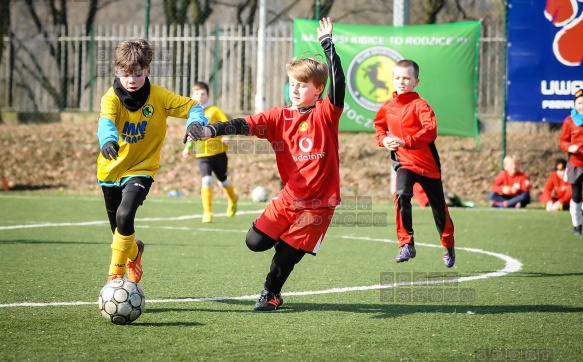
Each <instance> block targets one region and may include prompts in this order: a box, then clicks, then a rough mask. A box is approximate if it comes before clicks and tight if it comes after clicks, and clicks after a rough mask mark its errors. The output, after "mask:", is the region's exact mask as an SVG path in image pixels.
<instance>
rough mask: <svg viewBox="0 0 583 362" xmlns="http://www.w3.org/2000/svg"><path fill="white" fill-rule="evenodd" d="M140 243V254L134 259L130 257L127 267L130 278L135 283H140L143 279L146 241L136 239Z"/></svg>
mask: <svg viewBox="0 0 583 362" xmlns="http://www.w3.org/2000/svg"><path fill="white" fill-rule="evenodd" d="M136 244H137V245H138V256H136V259H135V260H134V261H131V260H129V259H128V262H127V264H126V269H127V272H128V279H129V280H131V281H133V282H134V283H139V282H140V280H142V274H143V271H142V254H143V253H144V243H143V242H142V241H141V240H136Z"/></svg>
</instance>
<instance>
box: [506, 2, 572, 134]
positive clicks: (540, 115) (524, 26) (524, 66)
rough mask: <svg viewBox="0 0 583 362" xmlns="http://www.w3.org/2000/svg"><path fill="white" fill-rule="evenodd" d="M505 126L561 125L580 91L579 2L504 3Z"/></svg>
mask: <svg viewBox="0 0 583 362" xmlns="http://www.w3.org/2000/svg"><path fill="white" fill-rule="evenodd" d="M507 16H508V52H507V56H508V58H507V69H506V71H507V79H508V83H507V88H506V89H507V94H506V119H507V121H528V122H552V123H562V122H563V120H564V119H565V117H566V116H567V115H568V114H569V112H570V111H571V109H572V108H573V106H574V102H573V94H574V93H575V92H576V91H577V90H578V89H581V88H583V66H582V65H581V64H582V61H583V2H578V1H577V0H547V1H546V2H545V1H542V0H509V1H508V14H507Z"/></svg>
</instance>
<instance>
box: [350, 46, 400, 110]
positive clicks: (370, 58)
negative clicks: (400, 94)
mask: <svg viewBox="0 0 583 362" xmlns="http://www.w3.org/2000/svg"><path fill="white" fill-rule="evenodd" d="M403 59H404V58H403V56H402V55H401V54H399V53H398V52H397V51H395V50H393V49H391V48H387V47H383V46H376V47H371V48H367V49H364V50H363V51H361V52H360V53H358V54H357V55H356V56H355V57H354V59H352V62H350V65H349V66H348V72H347V79H348V91H349V92H350V94H351V95H352V98H353V99H354V100H355V101H356V103H358V104H359V105H360V106H362V107H363V108H366V109H368V110H370V111H377V110H378V109H379V107H380V106H381V104H382V103H383V102H385V101H387V100H388V99H390V98H391V97H392V95H393V92H394V91H395V89H394V87H393V85H392V75H393V68H394V67H395V64H396V63H397V62H398V61H400V60H403Z"/></svg>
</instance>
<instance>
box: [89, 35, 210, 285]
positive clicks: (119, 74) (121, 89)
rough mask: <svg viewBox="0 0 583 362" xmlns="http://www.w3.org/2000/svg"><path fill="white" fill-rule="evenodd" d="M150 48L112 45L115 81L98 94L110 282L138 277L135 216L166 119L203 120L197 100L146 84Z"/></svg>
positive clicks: (155, 164) (155, 165) (140, 247)
mask: <svg viewBox="0 0 583 362" xmlns="http://www.w3.org/2000/svg"><path fill="white" fill-rule="evenodd" d="M153 54H154V51H153V49H152V47H151V45H150V44H149V43H148V42H147V41H146V40H141V39H140V40H133V41H124V42H121V43H119V44H118V45H117V47H116V48H115V68H114V69H115V78H114V81H113V86H112V87H110V88H109V90H108V91H107V93H105V95H104V96H103V97H102V98H101V112H100V115H99V125H98V130H97V136H98V138H99V146H100V148H101V153H100V155H99V157H98V158H97V182H98V183H99V185H101V188H102V190H103V197H104V199H105V209H106V211H107V217H108V218H109V224H110V226H111V232H112V233H113V241H112V243H111V252H112V254H111V264H110V266H109V277H108V281H111V280H113V279H117V278H123V277H124V275H125V273H126V269H127V273H128V278H129V279H130V280H132V281H134V282H136V283H138V282H139V281H140V280H141V279H142V273H143V272H142V254H143V252H144V243H143V242H142V241H140V240H137V239H136V238H135V236H136V233H135V230H134V219H135V216H136V212H137V210H138V207H140V205H142V203H143V202H144V200H145V199H146V196H147V195H148V192H149V191H150V186H151V185H152V182H154V176H155V175H156V173H157V172H158V169H159V168H160V151H161V149H162V145H163V143H164V137H165V136H166V118H167V117H168V116H173V117H177V118H188V121H187V126H188V125H189V124H191V123H197V124H198V123H199V122H200V123H201V124H206V123H207V119H206V118H205V116H204V110H203V109H202V107H201V106H200V104H198V102H196V101H195V100H191V99H190V98H188V97H182V96H179V95H176V94H174V93H172V92H170V91H169V90H168V89H166V88H163V87H160V86H157V85H155V84H152V83H150V81H149V79H148V76H149V75H150V62H151V61H152V56H153Z"/></svg>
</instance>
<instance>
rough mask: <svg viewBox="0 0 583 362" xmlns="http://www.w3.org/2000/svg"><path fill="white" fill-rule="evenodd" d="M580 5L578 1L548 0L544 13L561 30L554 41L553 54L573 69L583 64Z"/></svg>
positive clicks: (582, 14)
mask: <svg viewBox="0 0 583 362" xmlns="http://www.w3.org/2000/svg"><path fill="white" fill-rule="evenodd" d="M579 5H581V4H580V3H579V2H578V1H577V0H547V4H546V7H545V11H544V14H545V17H546V18H547V19H548V20H549V21H550V22H552V23H553V25H554V26H556V27H558V28H560V30H559V31H558V32H557V34H556V35H555V39H554V41H553V53H554V54H555V57H556V58H557V60H558V61H559V62H561V63H562V64H564V65H567V66H571V67H576V66H579V65H581V64H582V63H583V46H581V44H582V39H583V12H581V13H579V10H580V9H579V7H580V6H579ZM581 7H582V8H583V5H582V6H581ZM578 13H579V15H577V14H578Z"/></svg>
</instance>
